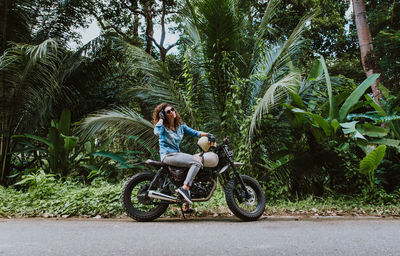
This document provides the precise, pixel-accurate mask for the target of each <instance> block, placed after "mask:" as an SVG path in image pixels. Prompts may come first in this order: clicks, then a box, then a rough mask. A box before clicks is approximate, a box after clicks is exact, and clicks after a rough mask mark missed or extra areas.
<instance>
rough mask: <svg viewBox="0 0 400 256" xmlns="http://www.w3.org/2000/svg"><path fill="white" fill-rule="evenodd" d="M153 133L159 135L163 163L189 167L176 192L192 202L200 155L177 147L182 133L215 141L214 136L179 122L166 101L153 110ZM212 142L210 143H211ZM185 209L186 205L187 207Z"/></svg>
mask: <svg viewBox="0 0 400 256" xmlns="http://www.w3.org/2000/svg"><path fill="white" fill-rule="evenodd" d="M153 122H154V125H155V126H154V134H155V135H157V136H159V137H160V138H159V145H160V157H161V161H162V162H163V163H165V164H168V165H172V166H177V167H190V169H189V171H188V174H187V176H186V179H185V181H184V182H183V186H182V187H180V188H178V189H177V190H176V192H178V193H179V194H180V195H182V197H183V198H184V199H185V201H186V202H187V203H188V204H192V203H193V202H192V201H191V196H190V190H189V189H190V186H191V185H192V182H193V180H194V178H195V177H196V174H197V173H198V172H199V170H200V169H201V168H202V167H203V164H202V160H201V157H197V156H192V155H190V154H186V153H182V152H181V150H180V148H179V143H180V142H181V140H182V138H183V135H189V136H191V137H197V138H199V137H203V136H208V138H209V141H213V142H215V138H214V136H213V135H212V134H210V133H204V132H201V131H196V130H193V129H192V128H189V127H188V126H187V125H186V124H184V123H182V122H181V118H180V116H179V113H178V112H177V111H176V109H174V108H173V107H172V106H171V105H169V104H168V103H161V104H160V105H158V106H157V107H156V108H155V109H154V112H153ZM213 142H212V143H213ZM185 207H187V206H185ZM187 210H189V209H188V207H187Z"/></svg>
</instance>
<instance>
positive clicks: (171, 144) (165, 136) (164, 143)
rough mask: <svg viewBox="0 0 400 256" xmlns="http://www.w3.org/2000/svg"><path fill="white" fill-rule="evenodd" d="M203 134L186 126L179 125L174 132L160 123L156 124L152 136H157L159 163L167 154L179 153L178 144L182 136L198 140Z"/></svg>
mask: <svg viewBox="0 0 400 256" xmlns="http://www.w3.org/2000/svg"><path fill="white" fill-rule="evenodd" d="M202 133H203V132H201V131H196V130H193V129H192V128H190V127H188V126H187V125H186V124H181V125H179V126H178V127H177V128H176V131H174V130H172V129H171V130H168V129H167V128H165V126H164V125H162V124H161V123H157V124H156V126H155V127H154V134H155V135H157V136H159V137H160V138H159V139H158V142H159V145H160V157H161V161H162V160H163V159H164V157H165V156H166V155H167V154H168V153H172V152H181V149H180V148H179V143H180V142H181V140H182V138H183V135H189V136H191V137H196V138H199V137H200V135H201V134H202Z"/></svg>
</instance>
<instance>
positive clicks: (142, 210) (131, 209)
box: [121, 172, 168, 221]
mask: <svg viewBox="0 0 400 256" xmlns="http://www.w3.org/2000/svg"><path fill="white" fill-rule="evenodd" d="M154 176H155V174H154V173H152V172H143V173H139V174H136V175H135V176H133V177H132V178H130V179H129V180H128V181H127V182H126V183H125V185H124V188H123V190H122V196H121V197H122V198H121V199H122V207H123V208H124V209H125V212H126V213H127V214H128V216H129V217H131V218H133V219H135V220H137V221H152V220H155V219H157V218H158V217H160V216H161V215H162V214H163V213H164V212H165V211H166V210H167V208H168V203H161V202H160V200H155V199H151V198H149V197H147V196H146V193H145V192H146V191H147V188H148V186H149V185H150V183H151V181H152V180H153V178H154Z"/></svg>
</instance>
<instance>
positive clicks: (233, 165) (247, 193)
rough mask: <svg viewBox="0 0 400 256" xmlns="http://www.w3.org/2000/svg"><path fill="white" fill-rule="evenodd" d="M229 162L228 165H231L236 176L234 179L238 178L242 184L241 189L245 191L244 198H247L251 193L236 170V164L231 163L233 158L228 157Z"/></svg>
mask: <svg viewBox="0 0 400 256" xmlns="http://www.w3.org/2000/svg"><path fill="white" fill-rule="evenodd" d="M229 163H230V165H231V167H232V169H233V172H234V174H235V176H236V179H238V180H239V182H240V185H241V186H242V189H243V190H244V192H245V195H246V199H249V198H250V196H251V195H250V193H249V191H248V190H247V188H246V184H244V181H243V179H242V177H241V176H240V173H239V171H238V169H237V167H236V165H235V164H234V163H233V160H232V159H229Z"/></svg>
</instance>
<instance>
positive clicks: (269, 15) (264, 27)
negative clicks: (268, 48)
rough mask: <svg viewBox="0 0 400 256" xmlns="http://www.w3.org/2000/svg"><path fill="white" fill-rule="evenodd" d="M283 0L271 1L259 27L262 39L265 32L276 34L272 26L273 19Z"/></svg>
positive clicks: (258, 33)
mask: <svg viewBox="0 0 400 256" xmlns="http://www.w3.org/2000/svg"><path fill="white" fill-rule="evenodd" d="M281 2H282V0H271V1H269V3H268V5H267V8H266V9H265V13H264V15H263V18H262V20H261V23H260V25H259V27H258V31H257V35H258V38H259V39H262V38H263V37H264V35H265V34H274V29H273V28H272V27H271V26H270V23H271V21H272V19H273V18H274V17H275V15H276V10H277V9H278V6H279V4H280V3H281Z"/></svg>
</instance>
